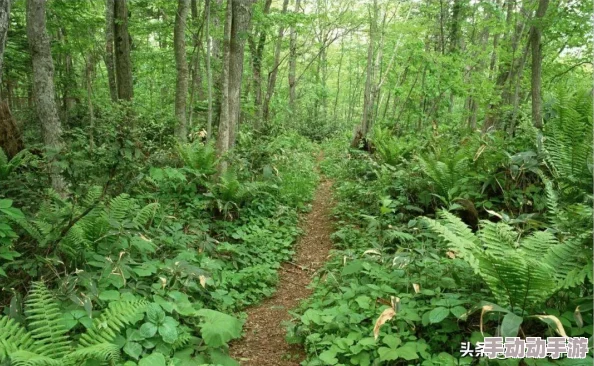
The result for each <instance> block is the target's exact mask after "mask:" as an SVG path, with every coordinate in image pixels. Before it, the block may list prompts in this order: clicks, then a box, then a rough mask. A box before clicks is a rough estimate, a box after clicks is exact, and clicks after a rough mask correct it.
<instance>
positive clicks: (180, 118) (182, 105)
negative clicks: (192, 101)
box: [173, 0, 190, 142]
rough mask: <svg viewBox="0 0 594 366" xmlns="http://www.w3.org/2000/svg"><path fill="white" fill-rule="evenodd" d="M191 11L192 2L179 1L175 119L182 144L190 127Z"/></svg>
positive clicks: (175, 37) (177, 14)
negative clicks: (188, 36)
mask: <svg viewBox="0 0 594 366" xmlns="http://www.w3.org/2000/svg"><path fill="white" fill-rule="evenodd" d="M189 9H190V0H178V3H177V13H176V14H175V27H174V30H173V47H174V53H175V68H176V70H177V79H176V82H175V118H176V119H177V128H176V130H175V134H176V137H177V140H178V141H180V142H185V141H187V136H188V126H187V120H186V101H187V98H188V63H187V60H186V19H187V17H188V10H189Z"/></svg>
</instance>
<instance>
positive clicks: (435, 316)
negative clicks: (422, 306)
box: [429, 306, 450, 323]
mask: <svg viewBox="0 0 594 366" xmlns="http://www.w3.org/2000/svg"><path fill="white" fill-rule="evenodd" d="M449 314H450V311H449V310H448V309H446V308H444V307H441V306H439V307H436V308H435V309H433V310H431V311H430V312H429V322H431V323H439V322H440V321H442V320H444V319H445V318H446V317H447V316H448V315H449Z"/></svg>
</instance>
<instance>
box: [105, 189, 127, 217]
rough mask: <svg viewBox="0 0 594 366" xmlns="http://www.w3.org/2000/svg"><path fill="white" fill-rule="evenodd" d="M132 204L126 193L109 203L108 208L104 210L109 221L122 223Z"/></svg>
mask: <svg viewBox="0 0 594 366" xmlns="http://www.w3.org/2000/svg"><path fill="white" fill-rule="evenodd" d="M132 204H133V201H132V199H130V196H129V195H128V194H126V193H122V194H120V195H119V196H117V197H114V198H112V199H111V200H110V201H109V208H108V209H106V213H107V214H108V217H109V218H110V219H112V220H116V221H122V220H123V219H124V218H125V217H126V215H127V213H128V210H129V209H130V208H131V206H132Z"/></svg>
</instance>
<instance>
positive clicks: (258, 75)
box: [249, 0, 272, 130]
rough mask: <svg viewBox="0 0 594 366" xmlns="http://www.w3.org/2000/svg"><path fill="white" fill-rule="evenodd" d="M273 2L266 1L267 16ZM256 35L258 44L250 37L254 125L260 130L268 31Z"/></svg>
mask: <svg viewBox="0 0 594 366" xmlns="http://www.w3.org/2000/svg"><path fill="white" fill-rule="evenodd" d="M271 5H272V0H266V1H265V3H264V9H263V13H264V16H266V15H267V14H268V13H270V6H271ZM255 33H256V34H258V33H259V34H260V36H259V37H258V44H257V45H256V42H255V41H254V38H253V37H250V39H249V42H250V50H251V53H252V73H253V79H254V107H255V108H256V121H255V122H256V123H255V125H254V127H255V129H256V130H259V129H260V121H261V120H262V113H263V112H262V55H263V54H264V45H265V44H266V29H258V31H257V32H255Z"/></svg>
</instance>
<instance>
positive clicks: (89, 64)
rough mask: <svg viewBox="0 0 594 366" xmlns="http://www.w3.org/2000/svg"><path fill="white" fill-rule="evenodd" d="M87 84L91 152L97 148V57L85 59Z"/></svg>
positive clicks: (90, 56) (91, 56)
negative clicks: (94, 91) (94, 88)
mask: <svg viewBox="0 0 594 366" xmlns="http://www.w3.org/2000/svg"><path fill="white" fill-rule="evenodd" d="M85 63H86V65H85V82H86V87H87V106H88V108H89V150H90V151H93V149H94V148H95V137H94V130H95V111H94V109H93V99H92V96H93V86H92V82H93V69H94V65H95V57H94V56H93V55H92V54H90V55H89V56H88V57H86V59H85Z"/></svg>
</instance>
